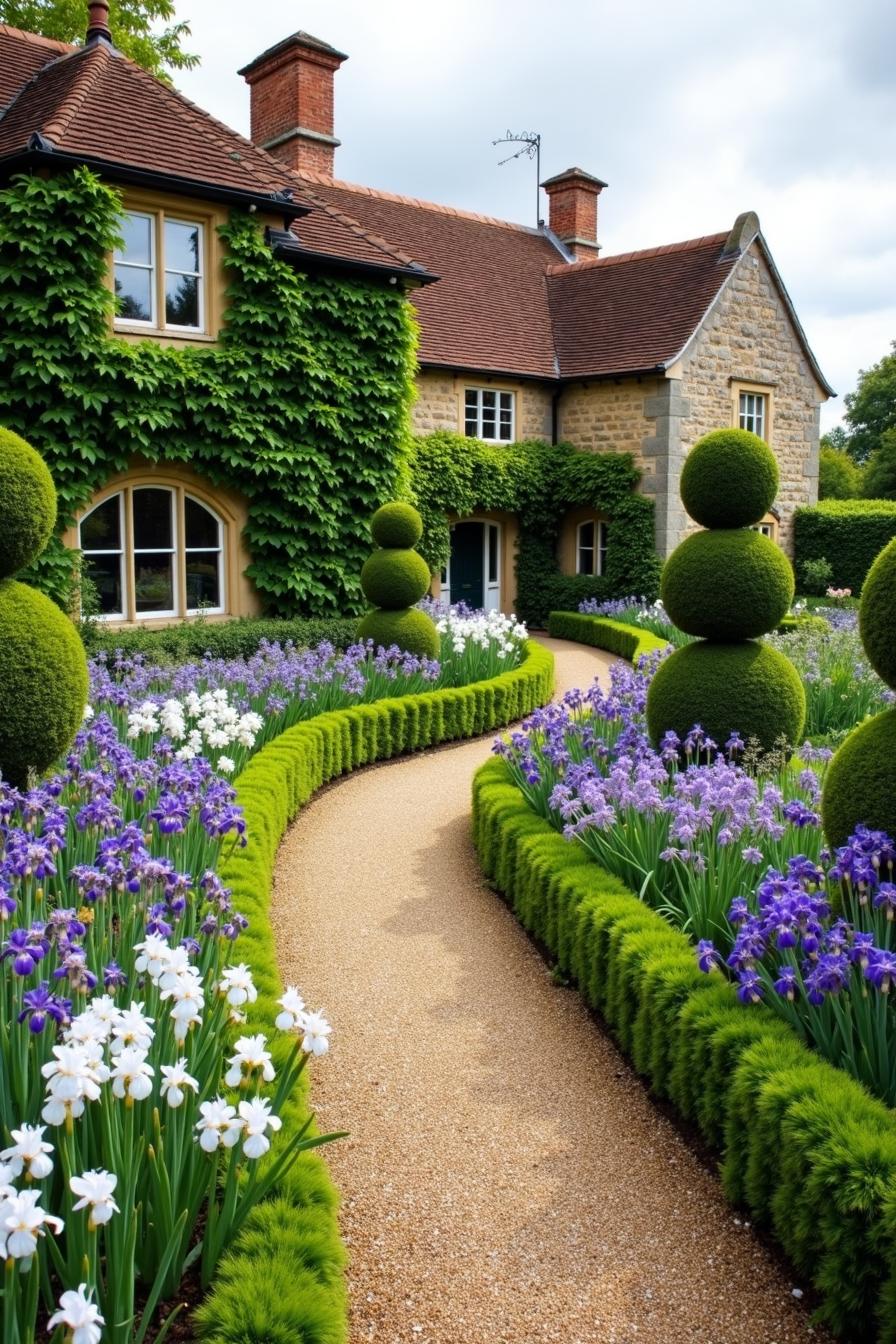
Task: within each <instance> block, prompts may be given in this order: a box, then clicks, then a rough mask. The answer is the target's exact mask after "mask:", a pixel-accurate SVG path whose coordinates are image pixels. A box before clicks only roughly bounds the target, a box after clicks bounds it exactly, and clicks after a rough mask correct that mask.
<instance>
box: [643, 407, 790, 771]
mask: <svg viewBox="0 0 896 1344" xmlns="http://www.w3.org/2000/svg"><path fill="white" fill-rule="evenodd" d="M777 483H778V467H777V464H776V462H775V459H774V457H773V456H772V453H771V451H770V449H769V448H768V446H767V444H765V443H763V441H762V440H761V439H760V438H758V437H757V436H756V435H755V434H749V433H747V432H746V431H744V430H717V431H715V432H714V433H712V434H707V435H705V437H704V438H702V439H700V440H699V442H698V443H696V444H695V445H694V447H693V448H692V449H691V452H690V454H689V455H688V459H687V462H686V463H685V466H684V470H683V471H682V475H681V496H682V499H683V501H684V504H685V507H686V508H687V510H688V512H689V513H690V515H691V517H692V518H694V519H695V520H696V521H697V522H700V523H703V524H705V525H706V526H707V527H709V528H710V529H712V530H710V531H707V532H698V533H696V534H695V535H694V536H691V537H688V538H686V540H685V541H683V542H682V543H681V545H680V546H678V547H677V548H676V549H675V550H674V551H673V552H672V554H671V555H670V556H669V558H668V560H667V561H666V564H665V566H664V569H663V576H662V584H661V592H662V599H663V603H664V605H665V607H666V610H667V611H668V613H669V615H670V617H671V619H672V620H673V621H674V622H675V624H676V625H677V626H678V627H679V629H681V630H684V631H685V632H686V633H687V634H691V635H697V636H699V637H700V639H699V641H698V642H697V643H695V644H689V645H687V646H686V647H685V648H683V649H678V650H677V651H676V652H675V653H673V654H672V656H671V657H670V658H668V659H667V660H666V661H665V662H664V663H663V664H662V665H661V667H660V668H659V670H658V672H657V674H656V676H655V677H654V678H653V681H652V682H651V685H650V689H649V691H648V695H647V726H648V730H649V732H650V736H651V738H652V740H653V742H654V744H658V743H659V741H660V740H661V738H662V737H663V736H664V735H665V734H666V733H667V732H669V731H672V732H674V733H676V734H677V735H678V737H679V738H684V737H686V736H687V734H688V733H689V732H690V730H691V728H693V727H694V726H695V725H696V724H699V725H700V726H701V728H703V729H704V731H705V732H706V733H708V735H709V736H710V737H711V738H712V739H713V741H714V742H715V743H716V744H717V745H718V746H722V747H724V745H725V743H726V742H727V741H728V739H729V737H730V736H731V735H732V734H733V733H737V734H739V735H740V737H741V738H742V739H743V740H744V741H745V742H746V741H749V739H750V738H755V739H756V740H757V741H758V743H759V745H760V747H761V748H762V749H763V750H764V751H771V750H772V749H773V748H774V747H775V746H777V745H778V744H779V743H780V740H781V739H782V738H783V739H785V740H786V742H787V743H789V744H791V745H792V744H793V743H795V742H797V741H798V740H799V738H800V736H801V734H802V731H803V724H804V723H805V719H806V694H805V691H804V689H803V685H802V682H801V681H800V678H799V675H798V673H797V671H796V669H795V668H794V666H793V664H792V663H791V662H790V661H789V659H787V658H785V657H784V655H783V654H781V653H778V652H777V651H776V650H774V649H771V648H769V647H768V646H767V645H764V644H758V643H755V642H754V637H755V636H757V635H761V634H764V633H765V632H766V631H767V630H774V628H775V627H776V626H777V625H778V624H779V622H780V621H781V619H782V617H783V616H784V615H785V613H786V612H787V610H788V608H789V606H790V603H791V601H792V599H793V587H794V584H793V572H792V570H791V567H790V562H789V561H788V560H787V558H786V556H785V555H784V554H783V553H782V552H781V551H779V550H778V548H777V546H775V544H774V542H772V541H770V540H769V538H768V537H763V536H761V535H760V534H759V533H758V532H753V531H751V530H749V524H751V523H758V522H759V521H760V520H761V519H762V518H763V517H764V515H765V514H766V513H767V512H768V510H769V508H770V507H771V504H772V502H773V500H774V494H775V490H776V489H777Z"/></svg>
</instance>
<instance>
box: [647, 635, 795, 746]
mask: <svg viewBox="0 0 896 1344" xmlns="http://www.w3.org/2000/svg"><path fill="white" fill-rule="evenodd" d="M805 719H806V694H805V691H804V690H803V683H802V682H801V681H800V678H799V676H798V674H797V672H796V669H795V668H794V666H793V664H792V663H791V662H790V661H789V660H788V659H787V658H785V657H784V655H783V654H782V653H778V652H777V650H775V649H772V648H770V647H769V646H768V645H767V644H758V643H755V642H754V641H752V640H745V641H743V642H738V643H733V644H720V643H715V642H713V643H710V642H709V641H703V640H700V641H698V642H696V643H694V644H688V645H686V646H685V647H684V648H683V649H677V650H676V652H675V653H673V654H672V656H671V658H667V659H666V661H665V662H664V663H662V664H661V665H660V667H659V670H658V671H657V674H656V676H655V677H654V678H653V681H652V682H651V683H650V690H649V692H648V697H647V726H648V729H649V731H650V736H651V739H652V741H653V742H654V743H658V742H659V741H660V739H661V738H662V736H663V734H664V733H665V732H667V731H668V730H669V729H671V730H672V731H673V732H675V733H677V734H678V736H679V737H680V738H682V739H684V737H685V736H686V735H687V734H688V733H689V732H690V730H691V728H693V726H694V725H695V724H697V723H699V724H700V725H701V727H702V728H703V729H704V730H705V731H706V732H707V733H708V734H709V736H710V737H711V738H712V739H713V741H714V742H716V743H717V744H718V745H719V746H720V747H724V745H725V743H726V742H727V741H728V738H729V737H730V736H731V734H732V733H734V732H737V733H740V735H741V737H742V738H743V740H744V741H745V742H746V741H747V740H748V739H749V738H751V737H755V738H757V739H758V741H759V743H760V744H761V746H762V748H763V749H764V750H765V751H771V750H772V749H773V748H774V747H775V745H776V743H777V744H779V745H780V740H781V739H782V738H783V739H784V741H785V742H787V743H789V744H790V745H791V746H792V745H793V744H795V743H798V742H799V741H800V740H801V737H802V732H803V725H804V723H805Z"/></svg>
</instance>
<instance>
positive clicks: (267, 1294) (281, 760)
mask: <svg viewBox="0 0 896 1344" xmlns="http://www.w3.org/2000/svg"><path fill="white" fill-rule="evenodd" d="M553 687H554V658H553V655H552V654H551V653H550V652H549V651H548V650H547V649H544V648H542V647H540V646H539V645H538V644H536V643H534V642H533V641H531V640H530V641H529V642H527V644H526V646H525V652H524V657H523V661H522V663H521V664H520V666H519V667H518V668H515V669H514V670H513V671H512V672H504V673H502V674H501V675H500V676H498V677H494V678H493V679H492V680H490V681H480V682H474V683H473V684H472V685H470V686H463V687H460V688H458V689H449V690H440V691H428V692H425V693H423V694H421V695H408V696H403V697H400V698H396V699H392V700H378V701H375V702H374V703H373V704H369V705H355V706H352V707H351V708H349V709H340V710H335V711H333V712H332V713H329V714H320V715H318V716H317V717H316V718H313V719H309V720H307V721H306V722H304V723H299V724H296V725H295V727H293V728H289V729H287V731H286V732H285V733H281V734H280V736H279V737H277V738H275V739H274V741H273V742H271V743H270V744H269V745H268V746H266V747H265V748H264V749H263V750H262V751H260V752H258V754H257V755H256V756H253V758H252V759H251V760H250V762H249V764H248V765H247V766H246V768H245V770H243V771H242V773H241V774H240V775H239V777H238V779H237V781H236V786H237V801H238V802H239V803H240V804H241V805H242V807H243V808H244V809H245V815H246V824H247V828H248V834H249V844H248V846H247V847H246V848H245V849H242V850H239V849H238V850H234V851H233V852H232V853H231V855H230V856H229V857H228V858H227V860H226V861H225V862H224V864H223V865H222V867H221V870H220V871H221V877H222V879H223V880H224V882H226V884H227V885H228V886H229V887H231V888H232V890H233V898H234V903H235V905H236V908H237V909H239V910H242V911H244V912H245V913H246V914H247V915H248V916H249V921H250V923H249V928H248V929H247V930H246V932H245V933H244V934H243V935H242V937H241V939H240V943H239V950H240V955H241V957H243V958H244V959H245V960H246V961H247V962H249V963H250V965H251V967H252V973H253V975H254V977H255V984H256V986H257V988H258V1000H257V1002H256V1003H254V1004H252V1005H251V1006H250V1007H249V1009H248V1020H247V1022H246V1024H245V1026H244V1027H243V1028H241V1030H244V1031H247V1032H256V1031H263V1032H265V1033H266V1034H267V1033H269V1032H270V1029H271V1023H272V1022H273V1020H274V1017H275V1016H276V1014H277V1012H278V1009H277V1007H276V1000H277V998H278V997H279V995H280V994H281V993H282V985H281V981H280V976H279V972H278V970H277V960H276V951H275V947H274V937H273V931H272V929H271V923H270V898H271V883H272V879H273V872H274V864H275V861H276V856H277V850H278V848H279V846H280V841H281V840H282V838H283V835H284V833H285V831H286V828H287V826H288V825H289V824H290V822H291V821H292V820H293V819H294V817H295V816H296V814H297V813H298V812H299V810H300V809H301V808H302V807H303V806H304V804H305V803H307V802H308V800H309V799H310V798H311V797H312V795H313V794H314V793H315V792H316V791H317V790H318V789H319V788H320V787H321V785H323V784H325V783H327V781H328V780H331V779H335V778H337V777H338V776H339V775H343V774H347V773H348V772H349V771H351V770H354V769H357V767H359V766H362V765H368V764H372V763H373V762H375V761H381V760H387V759H388V758H390V757H393V756H399V755H401V753H402V752H407V751H414V750H416V749H419V748H422V747H433V746H437V745H438V744H439V743H441V742H449V741H454V740H456V739H459V738H466V737H474V736H476V735H477V734H480V733H485V732H488V731H490V730H492V729H494V728H500V727H504V726H505V725H507V724H509V723H512V722H514V721H515V720H517V719H520V718H522V717H524V716H525V715H526V714H529V713H531V711H532V710H534V709H536V708H537V707H538V706H539V705H543V704H545V703H547V701H548V700H549V699H550V697H551V694H552V692H553ZM289 1045H290V1042H289V1041H288V1040H287V1038H286V1037H277V1036H275V1037H274V1038H272V1040H271V1041H270V1048H271V1052H272V1055H273V1057H274V1062H275V1064H277V1065H278V1066H282V1065H283V1063H284V1055H285V1053H287V1052H288V1049H289ZM307 1077H308V1075H307V1073H305V1074H303V1075H302V1080H301V1082H300V1086H299V1087H298V1088H297V1089H296V1092H295V1093H294V1095H293V1096H292V1097H290V1098H289V1100H288V1102H287V1103H286V1104H285V1105H284V1108H283V1111H282V1115H283V1120H284V1130H285V1131H286V1133H289V1132H290V1129H292V1130H295V1129H296V1128H298V1127H300V1126H301V1125H303V1124H304V1123H305V1121H306V1120H307V1118H308V1115H309V1098H308V1088H307V1084H306V1083H305V1079H306V1078H307ZM337 1207H338V1196H337V1194H336V1191H335V1189H334V1187H333V1185H332V1183H331V1181H330V1178H329V1176H328V1174H327V1169H326V1167H325V1165H324V1163H323V1162H322V1161H321V1159H320V1158H319V1157H318V1156H316V1155H314V1154H313V1153H306V1154H303V1155H301V1156H300V1157H299V1159H298V1161H297V1162H296V1164H295V1165H294V1166H293V1167H292V1168H291V1169H290V1171H289V1172H288V1173H287V1174H286V1176H284V1178H283V1179H282V1180H281V1182H280V1184H279V1186H278V1191H277V1195H276V1196H275V1197H273V1198H271V1199H269V1200H267V1201H266V1202H265V1203H263V1204H261V1205H259V1206H258V1207H257V1208H256V1209H254V1210H253V1211H252V1213H251V1214H250V1216H249V1219H248V1221H247V1224H246V1227H245V1228H244V1230H243V1232H242V1233H241V1234H240V1236H239V1238H238V1239H237V1241H236V1243H235V1245H234V1246H233V1247H232V1248H231V1249H230V1251H229V1252H228V1253H227V1255H226V1256H225V1257H224V1258H223V1260H222V1261H221V1264H220V1266H219V1268H218V1272H217V1275H216V1277H215V1280H214V1283H213V1285H212V1288H211V1291H210V1293H209V1295H208V1297H207V1298H206V1300H205V1301H204V1302H203V1304H202V1306H201V1307H200V1308H199V1309H198V1311H197V1313H196V1317H195V1320H196V1324H197V1326H198V1330H199V1334H200V1336H201V1338H202V1339H203V1340H207V1341H210V1342H211V1344H299V1342H301V1344H343V1341H345V1340H346V1339H347V1325H346V1296H345V1282H344V1278H343V1267H344V1262H345V1256H344V1251H343V1248H342V1243H341V1241H340V1237H339V1227H338V1223H337V1216H336V1215H337Z"/></svg>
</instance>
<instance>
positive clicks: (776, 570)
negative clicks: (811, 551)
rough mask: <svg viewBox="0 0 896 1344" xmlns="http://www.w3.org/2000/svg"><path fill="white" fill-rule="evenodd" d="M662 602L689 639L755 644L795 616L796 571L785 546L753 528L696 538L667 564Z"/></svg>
mask: <svg viewBox="0 0 896 1344" xmlns="http://www.w3.org/2000/svg"><path fill="white" fill-rule="evenodd" d="M660 596H661V598H662V602H663V606H664V607H665V608H666V611H667V612H668V614H669V617H670V618H671V620H672V621H673V622H674V624H675V625H677V626H678V628H679V629H680V630H684V631H685V633H686V634H689V635H699V636H702V637H703V638H706V639H721V640H732V639H752V638H753V637H754V636H755V635H761V634H764V633H765V631H767V630H773V629H774V628H775V626H776V625H778V624H779V623H780V621H781V620H782V619H783V617H784V616H785V615H786V614H787V612H788V611H789V609H790V604H791V602H792V601H793V570H792V569H791V567H790V561H789V560H788V559H787V556H786V555H785V554H784V552H783V551H782V550H781V548H780V547H779V546H776V545H775V543H774V542H773V541H770V540H769V538H768V537H763V536H761V535H760V533H758V532H752V531H750V530H749V528H737V529H733V530H728V529H725V530H720V531H713V532H695V533H694V535H693V536H690V537H688V538H687V539H686V540H685V541H683V542H682V543H681V545H680V546H678V547H677V548H676V550H675V551H674V552H673V554H672V555H670V556H669V559H668V560H667V561H666V565H665V568H664V569H663V578H662V584H661V587H660Z"/></svg>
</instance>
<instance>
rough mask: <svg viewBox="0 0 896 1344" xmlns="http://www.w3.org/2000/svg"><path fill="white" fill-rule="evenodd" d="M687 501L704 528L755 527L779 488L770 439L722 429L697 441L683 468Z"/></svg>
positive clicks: (683, 493)
mask: <svg viewBox="0 0 896 1344" xmlns="http://www.w3.org/2000/svg"><path fill="white" fill-rule="evenodd" d="M680 489H681V500H682V503H683V504H684V507H685V508H686V509H687V511H688V513H689V514H690V516H691V517H692V518H693V519H694V521H695V522H697V523H699V524H700V526H701V527H749V525H750V524H751V523H757V522H759V521H760V519H762V518H764V517H765V515H766V514H767V513H768V511H769V509H770V508H771V506H772V504H773V503H774V499H775V495H776V494H777V491H778V464H777V462H776V461H775V456H774V454H773V453H772V451H771V449H770V448H769V446H768V444H767V443H766V442H765V441H764V440H763V439H760V438H759V436H758V435H757V434H751V433H750V431H749V430H746V429H716V430H713V431H712V433H710V434H704V436H703V438H702V439H699V440H698V441H697V443H695V444H694V446H693V448H692V449H691V451H690V452H689V453H688V455H687V458H686V459H685V464H684V466H683V467H682V471H681V484H680Z"/></svg>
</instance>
